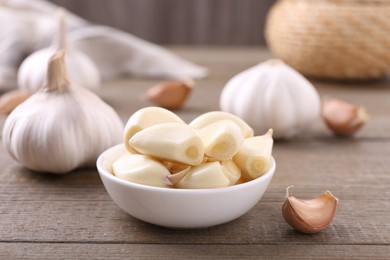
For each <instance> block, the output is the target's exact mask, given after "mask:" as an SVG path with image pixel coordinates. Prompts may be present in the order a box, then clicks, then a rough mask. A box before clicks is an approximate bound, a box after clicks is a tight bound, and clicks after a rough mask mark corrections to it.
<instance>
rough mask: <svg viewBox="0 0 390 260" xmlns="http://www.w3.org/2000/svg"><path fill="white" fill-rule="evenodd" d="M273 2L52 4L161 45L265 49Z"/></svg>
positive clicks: (97, 0) (96, 0) (75, 0)
mask: <svg viewBox="0 0 390 260" xmlns="http://www.w3.org/2000/svg"><path fill="white" fill-rule="evenodd" d="M274 1H275V0H110V1H109V0H51V2H54V3H56V4H58V5H61V6H64V7H66V8H67V9H69V10H71V11H72V12H74V13H76V14H78V15H80V16H82V17H84V18H86V19H88V20H90V21H93V22H96V23H99V24H107V25H110V26H114V27H117V28H119V29H122V30H125V31H128V32H130V33H132V34H134V35H136V36H139V37H141V38H144V39H146V40H149V41H152V42H155V43H159V44H182V45H184V44H190V45H213V44H215V45H260V44H264V37H263V27H264V20H265V17H266V13H267V11H268V9H269V8H270V6H271V5H272V3H273V2H274Z"/></svg>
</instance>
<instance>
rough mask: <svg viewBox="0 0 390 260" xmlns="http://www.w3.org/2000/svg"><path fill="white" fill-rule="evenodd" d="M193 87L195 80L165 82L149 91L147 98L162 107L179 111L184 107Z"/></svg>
mask: <svg viewBox="0 0 390 260" xmlns="http://www.w3.org/2000/svg"><path fill="white" fill-rule="evenodd" d="M193 87H194V81H193V80H185V81H179V80H177V81H169V82H163V83H160V84H158V85H156V86H154V87H152V88H150V89H148V90H147V91H146V97H147V98H148V99H149V100H150V101H151V102H153V103H155V104H156V105H158V106H160V107H164V108H167V109H178V108H180V107H182V106H183V105H184V103H185V101H186V100H187V98H188V96H189V94H190V93H191V91H192V88H193Z"/></svg>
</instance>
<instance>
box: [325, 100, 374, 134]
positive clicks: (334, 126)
mask: <svg viewBox="0 0 390 260" xmlns="http://www.w3.org/2000/svg"><path fill="white" fill-rule="evenodd" d="M368 117H369V116H368V113H367V111H366V110H365V109H364V108H363V107H360V106H355V105H353V104H350V103H348V102H345V101H341V100H338V99H335V98H325V99H324V100H323V102H322V118H323V119H324V121H325V123H326V125H327V126H328V127H329V128H330V129H331V130H332V131H333V132H334V133H335V134H337V135H342V136H348V135H352V134H354V133H355V132H356V131H358V130H359V129H360V128H361V127H363V126H364V124H366V123H367V121H368Z"/></svg>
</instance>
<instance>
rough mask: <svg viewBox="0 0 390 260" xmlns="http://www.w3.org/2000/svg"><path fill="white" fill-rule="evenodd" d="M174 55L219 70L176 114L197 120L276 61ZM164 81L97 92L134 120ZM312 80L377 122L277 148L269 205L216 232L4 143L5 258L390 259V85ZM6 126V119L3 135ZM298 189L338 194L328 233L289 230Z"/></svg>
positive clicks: (233, 52)
mask: <svg viewBox="0 0 390 260" xmlns="http://www.w3.org/2000/svg"><path fill="white" fill-rule="evenodd" d="M172 50H173V51H175V52H176V53H178V54H180V55H181V56H183V57H186V58H188V59H190V60H192V61H194V62H197V63H200V64H203V65H205V66H207V67H209V68H210V71H211V75H210V77H209V78H207V79H204V80H201V81H198V82H197V87H196V88H195V90H194V91H193V93H192V94H191V97H190V99H189V100H188V103H187V104H186V106H185V107H184V108H183V109H182V110H178V111H176V112H177V114H178V115H180V116H181V117H182V118H183V119H184V120H185V121H187V122H188V121H190V120H192V119H193V118H194V117H196V116H197V115H199V114H201V113H204V112H207V111H210V110H217V109H218V108H219V107H218V99H219V94H220V92H221V90H222V88H223V86H224V84H225V83H226V82H227V81H228V80H229V78H231V77H232V76H233V75H235V74H236V73H238V72H239V71H241V70H243V69H245V68H248V67H250V66H252V65H254V64H256V63H258V62H259V61H262V60H265V59H267V58H269V57H270V56H271V55H270V54H269V52H267V51H265V50H263V49H258V48H226V47H225V48H222V47H221V48H205V47H202V48H185V47H181V48H173V49H172ZM157 82H158V81H156V80H140V79H121V80H117V81H113V82H106V83H105V84H104V86H103V87H102V88H101V89H99V90H98V91H97V93H98V94H99V95H100V96H101V97H102V98H103V99H104V100H105V101H106V102H107V103H109V104H110V105H112V106H113V107H114V108H115V109H116V110H117V111H118V113H119V114H120V116H121V118H122V120H123V121H126V120H127V118H128V117H129V116H130V115H131V114H132V113H133V112H135V111H136V110H137V109H139V108H141V107H145V106H148V105H151V103H149V102H148V101H146V100H145V99H144V98H142V95H143V93H144V92H145V90H146V89H148V88H149V87H150V86H152V85H154V84H155V83H157ZM313 82H314V84H315V86H316V88H317V89H318V91H319V93H320V95H321V96H324V95H332V96H335V97H338V98H343V99H346V100H349V101H351V102H353V103H357V104H362V105H364V106H366V108H367V110H368V111H369V113H370V114H371V119H370V122H369V123H368V125H367V126H366V127H364V128H363V129H362V130H361V131H360V132H358V133H357V135H356V136H355V137H352V138H346V139H342V138H336V137H334V136H332V134H331V133H330V131H329V130H328V129H327V128H326V127H325V126H324V125H323V123H322V122H321V121H320V120H319V121H318V122H316V124H315V125H314V126H313V128H312V129H310V130H309V131H308V132H307V133H305V134H302V136H300V137H298V138H296V139H294V140H290V141H283V142H276V143H275V147H274V157H275V158H276V161H277V170H276V173H275V176H274V178H273V180H272V182H271V185H270V187H269V189H268V190H267V191H266V193H265V195H264V197H263V198H262V200H261V201H260V202H259V203H258V204H257V205H256V206H255V207H254V208H253V209H252V210H251V211H249V212H248V213H247V214H245V215H244V216H242V217H241V218H239V219H237V220H234V221H232V222H230V223H227V224H224V225H220V226H216V227H212V228H208V229H202V230H170V229H165V228H160V227H157V226H154V225H150V224H147V223H144V222H141V221H139V220H137V219H135V218H133V217H131V216H129V215H127V214H126V213H124V212H123V211H122V210H120V209H119V208H118V207H117V206H116V205H115V204H114V203H113V202H112V200H111V199H110V198H109V196H108V194H107V193H106V191H105V190H104V187H103V185H102V183H101V181H100V178H99V176H98V173H97V171H96V170H95V169H89V170H85V169H84V170H78V171H75V172H73V173H71V174H68V175H64V176H53V175H48V174H41V173H36V172H31V171H29V170H27V169H24V168H23V167H21V166H20V165H19V164H18V163H17V162H15V161H13V160H12V159H11V158H10V156H9V155H8V154H7V152H6V151H5V149H4V147H0V167H1V171H0V259H2V258H5V259H8V258H29V259H31V258H36V259H48V258H79V259H83V258H84V259H85V258H95V259H99V258H100V259H107V258H108V257H109V258H113V259H115V258H117V259H120V258H130V257H132V258H135V259H141V258H142V259H144V258H151V259H153V258H155V259H158V258H169V259H179V258H188V257H192V258H195V257H197V258H199V259H204V258H209V259H211V258H213V259H216V258H218V259H227V258H229V259H231V258H248V259H251V258H252V259H258V258H259V257H261V256H263V257H264V258H265V259H313V258H320V257H321V258H323V259H367V258H372V259H387V258H388V254H389V253H390V223H389V220H388V219H389V216H390V200H388V198H389V197H390V190H389V188H388V187H389V185H390V175H389V174H390V170H389V169H390V161H389V159H388V156H389V154H390V114H389V113H388V111H389V110H390V103H389V102H388V100H389V98H390V82H389V81H381V82H367V83H360V84H342V83H334V82H318V81H313ZM4 120H5V117H1V118H0V129H1V128H2V126H3V124H4ZM291 184H294V185H295V186H296V187H295V188H294V189H292V190H291V192H292V194H293V195H294V196H296V197H301V198H312V197H316V196H318V195H320V194H321V193H322V192H323V191H325V190H326V189H329V190H331V191H332V193H334V194H335V195H336V196H337V197H339V199H340V204H339V208H338V210H337V213H336V217H335V219H334V221H333V222H332V224H331V226H330V227H329V228H328V229H326V230H325V231H324V232H321V233H319V234H316V235H303V234H300V233H297V232H295V231H293V230H292V229H291V228H290V227H289V226H288V225H287V224H286V223H285V222H284V220H283V219H282V216H281V206H282V203H283V201H284V195H285V188H286V187H287V186H288V185H291ZM194 252H196V253H194Z"/></svg>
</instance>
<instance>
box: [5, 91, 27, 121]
mask: <svg viewBox="0 0 390 260" xmlns="http://www.w3.org/2000/svg"><path fill="white" fill-rule="evenodd" d="M29 96H30V94H29V93H27V92H25V91H20V90H12V91H9V92H7V93H5V94H3V95H2V96H1V97H0V114H4V115H8V114H9V113H11V112H12V110H14V109H15V108H16V107H17V106H18V105H20V104H21V103H22V102H23V101H25V100H26V99H27V98H28V97H29Z"/></svg>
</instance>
